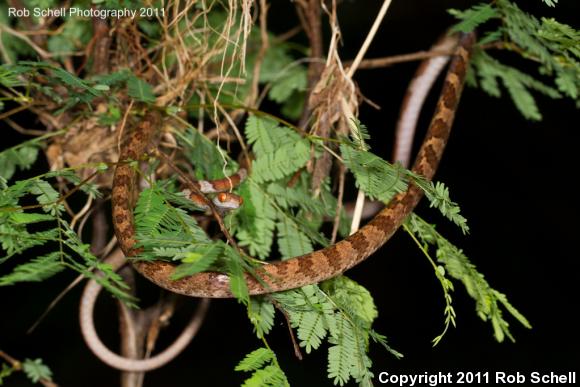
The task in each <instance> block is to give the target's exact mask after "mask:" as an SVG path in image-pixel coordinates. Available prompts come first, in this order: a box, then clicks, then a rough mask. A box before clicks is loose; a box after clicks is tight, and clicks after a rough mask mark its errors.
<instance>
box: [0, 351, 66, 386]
mask: <svg viewBox="0 0 580 387" xmlns="http://www.w3.org/2000/svg"><path fill="white" fill-rule="evenodd" d="M0 358H2V359H4V360H6V362H7V363H8V364H10V366H11V367H12V368H13V369H14V370H15V371H22V362H21V361H20V360H17V359H15V358H13V357H12V356H10V355H8V354H7V353H6V352H4V351H2V350H1V349H0ZM38 382H40V384H42V385H43V386H44V387H58V384H56V383H54V382H53V381H52V380H50V379H46V378H41V379H39V380H38Z"/></svg>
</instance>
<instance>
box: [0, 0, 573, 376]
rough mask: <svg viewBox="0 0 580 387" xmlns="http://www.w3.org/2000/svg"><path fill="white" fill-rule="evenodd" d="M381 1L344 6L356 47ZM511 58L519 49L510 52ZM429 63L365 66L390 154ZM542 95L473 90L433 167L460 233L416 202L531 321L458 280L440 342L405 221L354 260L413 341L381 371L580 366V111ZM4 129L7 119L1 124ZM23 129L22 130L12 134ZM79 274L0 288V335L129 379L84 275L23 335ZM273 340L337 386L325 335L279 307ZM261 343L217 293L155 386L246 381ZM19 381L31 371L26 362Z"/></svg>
mask: <svg viewBox="0 0 580 387" xmlns="http://www.w3.org/2000/svg"><path fill="white" fill-rule="evenodd" d="M466 3H467V2H463V1H439V2H425V1H419V0H416V1H408V0H407V1H394V2H393V4H392V6H391V9H390V10H389V12H388V14H387V17H386V19H385V21H384V23H383V26H382V27H381V29H380V31H379V34H378V36H377V37H376V39H375V42H374V43H373V45H372V46H371V48H370V51H369V53H368V55H367V57H379V56H386V55H391V54H398V53H405V52H411V51H416V50H421V49H428V47H429V46H430V45H431V44H432V42H433V41H434V40H435V39H436V37H437V36H439V34H441V33H442V32H443V31H444V30H445V28H446V26H448V25H449V24H450V23H451V22H452V18H451V17H450V16H449V15H447V14H446V12H445V9H446V8H449V7H457V8H463V7H464V6H465V5H466ZM526 3H532V4H522V5H521V6H522V7H524V6H525V9H526V10H528V11H530V12H532V13H535V14H536V15H542V16H547V17H556V18H557V19H558V20H559V21H561V22H565V23H568V24H571V25H573V26H575V27H578V24H577V20H578V19H577V17H578V15H579V11H580V6H579V4H578V2H575V1H561V4H559V5H558V6H557V7H556V8H555V9H552V8H548V7H546V6H545V5H543V4H542V3H541V1H540V0H534V1H530V2H526ZM380 4H381V2H380V1H369V0H364V1H346V2H344V3H343V5H342V6H341V8H340V20H341V26H342V31H343V47H342V48H341V51H342V55H343V57H344V58H352V57H354V55H355V54H356V50H357V49H358V47H359V46H360V44H361V43H362V41H363V39H364V37H365V36H366V34H367V32H368V29H369V27H370V25H371V23H372V21H373V20H374V15H375V14H376V11H377V10H378V8H379V7H380ZM296 20H297V19H296V17H295V14H294V11H293V8H292V5H291V4H290V3H288V2H278V1H275V2H273V4H272V7H271V10H270V25H271V26H272V27H273V29H274V31H277V32H281V31H284V30H286V29H289V28H291V27H292V26H294V25H295V23H296V22H297V21H296ZM505 58H506V59H508V60H510V58H511V56H507V57H505ZM514 63H515V64H518V65H522V64H523V69H524V70H527V71H529V72H531V73H532V74H536V73H535V71H536V68H535V66H529V65H528V64H526V63H525V62H521V61H517V60H516V61H515V62H514ZM416 66H417V64H416V63H412V64H405V65H397V66H395V67H391V68H388V69H386V70H385V69H379V70H360V71H359V72H358V73H357V75H356V81H357V83H358V85H359V86H360V88H361V90H362V92H363V93H364V95H365V96H366V97H367V98H369V99H371V100H372V101H374V102H375V103H377V104H379V105H380V106H382V109H381V110H380V111H376V110H374V109H373V108H371V107H369V106H368V105H366V106H363V107H362V109H361V116H360V118H361V120H362V121H363V123H365V124H367V126H368V127H369V129H370V131H371V135H372V136H373V141H372V145H373V150H374V151H375V152H377V153H381V154H382V155H383V156H384V157H387V158H388V157H389V155H390V147H391V137H392V131H393V128H394V124H395V122H396V117H397V115H398V111H399V104H400V99H401V97H402V95H403V93H404V91H405V88H406V86H407V83H408V81H409V79H410V78H411V77H412V75H413V72H414V71H415V68H416ZM520 68H522V67H521V66H520ZM439 85H440V84H438V85H437V88H438V86H439ZM432 94H433V96H432V97H431V98H430V100H429V104H428V106H427V107H426V109H425V114H424V117H423V118H422V120H421V122H420V127H421V128H425V127H426V126H427V124H428V121H429V116H430V114H431V112H432V109H433V106H434V101H435V99H436V94H437V92H434V93H432ZM537 101H538V104H539V106H540V110H541V112H542V113H543V115H544V119H543V121H542V122H539V123H536V122H530V121H526V120H525V119H523V118H522V117H521V116H520V114H519V113H518V112H517V110H516V109H515V107H514V106H513V104H512V102H511V101H510V100H509V99H508V98H501V99H494V98H491V97H488V96H487V95H485V94H483V93H482V92H481V91H479V90H474V89H467V90H466V91H465V92H464V95H463V99H462V101H461V104H460V108H459V111H458V114H457V118H456V121H455V126H454V131H453V133H452V137H451V141H450V143H449V146H448V149H447V151H446V153H445V156H444V159H443V162H442V164H441V167H440V169H439V171H438V173H437V177H436V178H437V179H438V180H441V181H443V182H445V183H446V184H447V185H448V186H449V187H451V194H452V198H453V199H454V200H455V201H457V202H458V203H460V205H461V208H462V211H463V214H464V215H465V216H466V217H467V218H468V220H469V225H470V227H471V233H470V234H469V235H467V236H463V235H461V233H460V231H459V230H458V229H456V228H455V227H454V226H452V225H449V224H448V223H447V222H446V221H445V220H444V219H442V218H441V217H439V216H438V215H437V214H436V213H435V211H434V210H430V209H428V208H427V207H428V206H426V205H425V204H423V205H422V206H420V209H419V213H420V214H421V215H422V216H424V217H426V218H427V219H429V220H432V221H436V222H437V223H438V225H439V226H438V227H439V230H440V231H441V232H442V233H443V235H445V236H446V237H448V238H449V239H450V240H451V241H452V242H453V243H455V244H456V245H458V246H459V247H461V248H462V249H463V250H464V251H465V253H466V254H467V255H468V256H469V257H470V259H471V260H472V262H473V263H474V264H476V265H477V267H478V269H479V270H480V272H482V273H483V274H484V275H485V277H486V279H487V280H488V281H489V283H490V284H491V286H492V287H494V288H495V289H497V290H499V291H501V292H503V293H506V294H507V295H508V297H509V300H510V301H511V303H512V304H513V305H514V306H515V307H516V308H518V309H519V310H520V311H521V312H522V313H523V314H524V315H525V316H526V317H527V318H528V319H529V320H530V322H531V324H532V325H533V329H532V330H527V329H525V328H523V327H522V326H520V325H519V323H518V322H517V321H515V320H514V319H512V318H511V316H509V315H508V314H507V313H504V315H505V318H506V319H507V320H508V321H510V323H511V326H510V328H511V331H512V333H513V334H514V336H515V337H516V339H517V342H516V343H510V342H509V341H506V342H504V343H502V344H499V343H497V342H495V340H494V338H493V332H492V328H491V325H490V323H486V322H483V321H481V320H480V319H479V318H478V317H477V315H476V313H475V309H474V306H475V305H474V302H473V301H472V300H471V299H470V298H469V297H468V296H467V295H466V293H465V291H464V288H463V286H462V285H460V284H459V283H456V291H455V292H454V294H453V296H454V307H455V310H456V312H457V313H458V316H457V328H456V329H450V330H449V332H448V333H447V335H446V336H445V338H444V339H443V341H442V342H441V343H440V344H439V345H438V346H437V347H435V348H432V347H431V339H432V338H433V337H435V336H437V335H438V334H439V333H440V331H441V330H442V328H443V324H444V316H443V308H444V302H443V297H442V292H441V288H440V285H439V283H438V281H437V279H436V277H435V276H434V273H433V270H432V268H431V266H430V264H429V263H428V262H427V261H426V260H425V258H424V257H423V256H422V255H421V253H420V251H419V250H418V249H417V248H416V247H415V246H414V245H413V242H412V241H411V240H410V238H409V237H407V236H406V235H405V234H404V233H402V232H399V233H397V235H396V236H395V237H394V238H393V239H392V240H391V241H390V242H389V243H388V244H387V245H386V246H385V247H383V248H382V249H381V250H380V251H379V252H377V253H376V254H375V255H374V256H373V257H371V258H370V259H369V260H367V261H366V262H364V263H363V264H361V265H359V266H358V267H356V268H355V269H353V270H351V271H350V272H349V273H348V274H349V276H351V277H352V278H353V279H355V280H357V281H359V282H360V283H361V284H363V285H364V286H366V287H367V288H368V289H369V290H370V291H371V293H372V294H373V296H374V298H375V301H376V303H377V307H378V310H379V313H380V315H379V318H378V320H377V321H376V324H375V328H376V330H377V331H378V332H380V333H383V334H385V335H387V336H388V338H389V342H390V344H391V345H392V346H393V347H394V348H395V349H397V350H399V351H400V352H402V353H403V354H404V355H405V358H404V359H402V360H396V359H394V358H393V357H392V356H391V355H390V354H388V353H386V352H385V351H384V350H383V349H382V348H380V347H378V346H373V348H372V352H371V357H372V359H373V362H374V371H375V374H378V373H379V372H381V371H388V372H394V373H396V372H401V373H414V374H418V373H423V372H424V371H432V372H437V371H459V370H462V371H469V370H471V371H513V372H515V371H524V372H525V371H533V370H537V371H570V370H578V368H579V367H578V365H579V364H580V354H579V350H578V347H579V344H580V340H579V338H580V336H579V333H578V327H579V326H580V318H579V317H578V311H577V308H578V301H577V295H578V293H579V292H578V281H579V279H580V276H579V274H578V273H579V272H578V269H579V265H578V257H579V254H578V251H577V245H578V243H577V241H578V238H577V232H578V230H579V227H578V225H577V222H578V219H579V215H580V211H579V204H578V201H577V200H576V199H575V198H577V197H578V194H577V190H576V187H575V184H574V183H576V181H577V171H578V169H577V168H578V162H577V157H578V154H579V153H580V152H579V145H578V144H579V140H580V138H579V134H578V126H579V125H578V110H577V109H576V108H575V106H574V103H573V102H571V101H569V100H560V101H552V100H549V99H546V98H543V97H541V96H538V98H537ZM6 131H7V129H6V128H3V133H6ZM21 140H22V139H21V138H14V139H9V140H8V141H7V145H10V144H12V143H16V142H18V141H21ZM73 277H74V275H73V274H72V273H67V274H61V275H59V276H57V277H56V278H53V279H51V280H49V281H46V282H44V283H41V284H25V285H19V286H14V287H10V288H0V297H1V299H2V304H3V305H2V309H1V311H0V316H1V317H0V332H1V333H0V349H2V350H4V351H6V352H8V353H10V354H12V355H13V356H15V357H18V358H24V357H30V358H36V357H42V358H43V359H44V360H45V361H46V363H47V364H48V365H49V366H50V367H51V368H52V370H53V372H54V378H55V381H57V382H58V383H59V384H60V385H62V386H104V385H117V380H118V373H117V372H116V371H114V370H111V369H110V368H108V367H106V366H105V365H104V364H102V363H101V362H100V361H99V360H97V359H96V358H95V357H94V356H93V355H92V354H91V353H90V352H89V351H88V349H87V348H86V346H85V344H84V342H83V341H82V339H81V335H80V331H79V326H78V322H77V312H78V307H77V303H78V300H79V294H80V288H77V289H75V290H73V291H72V292H71V293H70V294H69V295H68V296H67V297H66V298H65V299H64V300H63V301H62V302H61V303H60V304H59V305H58V306H57V307H56V308H55V309H54V311H53V312H52V313H51V314H50V315H49V316H48V317H47V319H46V320H45V321H44V323H43V324H42V325H40V327H39V328H38V329H37V330H36V331H35V332H34V333H33V334H31V335H26V334H25V332H26V330H27V329H28V327H29V326H30V325H31V324H32V323H33V322H34V321H35V320H36V318H37V317H38V316H39V315H40V314H41V313H42V311H43V310H44V309H45V307H46V306H47V305H48V303H49V302H50V301H51V300H52V299H53V298H54V297H55V296H56V295H57V294H58V293H59V292H60V290H61V289H63V288H64V287H65V286H66V285H67V284H68V283H69V282H70V280H71V279H72V278H73ZM186 301H187V304H193V302H191V301H189V300H186ZM106 302H109V303H110V304H112V302H110V300H108V301H103V302H102V303H103V304H105V303H106ZM190 307H191V305H190ZM113 312H114V309H113V307H112V306H111V305H109V306H108V307H107V306H106V307H105V309H103V311H102V312H101V313H100V314H99V319H100V320H99V321H98V327H99V330H100V332H102V333H101V334H102V335H103V337H104V339H106V340H107V342H108V343H109V345H111V346H112V347H113V348H114V345H115V344H114V343H115V342H116V336H115V334H116V329H117V328H116V317H115V316H114V314H113ZM182 314H183V316H181V318H177V319H176V321H175V324H173V327H172V328H170V330H169V331H168V332H167V333H166V334H164V335H163V336H162V340H161V341H160V343H159V345H160V346H163V345H165V344H166V343H167V342H169V341H170V340H171V339H172V338H173V337H175V335H176V334H177V332H178V331H179V327H180V326H181V325H182V324H183V323H184V321H185V319H186V315H187V313H186V311H184V312H183V313H182ZM178 317H179V316H178ZM180 324H181V325H180ZM269 341H270V343H271V345H272V346H273V349H275V350H276V352H277V353H278V354H279V357H280V360H281V363H282V366H283V368H284V370H285V371H286V373H287V375H288V377H289V379H290V381H291V383H292V384H293V385H296V386H322V385H331V383H330V381H329V380H328V379H327V378H326V350H325V349H321V350H319V351H317V353H314V354H311V355H308V356H306V357H305V359H304V360H303V361H298V360H297V359H295V358H294V356H293V351H292V347H291V344H290V340H289V339H288V336H287V329H286V327H285V325H284V324H283V323H282V320H280V319H278V320H277V326H276V328H275V329H274V332H273V334H272V335H271V338H270V340H269ZM259 346H261V343H260V342H259V341H258V340H257V339H255V338H254V336H253V334H252V327H251V325H250V323H249V322H248V321H247V318H246V316H245V312H244V309H243V308H242V307H241V306H240V305H238V304H237V303H236V302H235V301H231V300H225V301H224V300H218V301H215V302H213V303H212V306H211V309H210V312H209V316H208V318H207V320H206V322H205V325H204V326H203V327H202V329H201V331H200V334H199V335H198V337H196V338H195V340H194V342H193V343H192V345H191V346H190V347H189V348H188V350H187V351H185V352H184V353H183V354H182V355H180V356H179V357H178V358H177V359H176V360H175V361H174V362H173V363H171V364H169V365H168V366H166V367H165V368H163V369H161V370H157V371H154V372H151V373H149V374H148V375H147V377H146V383H145V385H146V386H191V385H198V386H205V385H217V386H230V385H237V384H239V383H240V381H241V380H242V379H243V376H244V375H241V374H239V373H235V372H234V371H233V367H234V366H235V364H237V362H238V361H239V360H240V359H241V358H242V357H243V356H244V355H245V354H246V353H248V352H249V351H251V350H253V349H255V348H257V347H259ZM377 384H378V382H377ZM6 385H8V386H20V385H22V386H27V385H29V383H28V382H27V381H26V380H25V379H24V378H23V377H20V376H14V377H11V378H10V379H8V381H7V384H6Z"/></svg>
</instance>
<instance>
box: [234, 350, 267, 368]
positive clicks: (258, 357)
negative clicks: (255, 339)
mask: <svg viewBox="0 0 580 387" xmlns="http://www.w3.org/2000/svg"><path fill="white" fill-rule="evenodd" d="M272 359H274V352H272V351H271V350H270V349H268V348H258V349H256V350H254V351H252V352H250V353H249V354H247V355H246V357H245V358H244V359H243V360H242V361H240V362H239V363H238V365H237V366H236V368H235V370H236V371H255V370H258V369H260V368H262V367H263V366H264V365H265V364H266V363H269V362H271V361H272Z"/></svg>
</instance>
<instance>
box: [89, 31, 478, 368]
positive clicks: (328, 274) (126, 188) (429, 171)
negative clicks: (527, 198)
mask: <svg viewBox="0 0 580 387" xmlns="http://www.w3.org/2000/svg"><path fill="white" fill-rule="evenodd" d="M452 40H453V42H454V43H453V44H454V45H456V49H455V53H454V54H453V57H452V59H451V60H450V64H449V68H448V70H447V75H446V77H445V81H444V84H443V87H442V90H441V93H440V96H439V99H438V102H437V105H436V108H435V113H434V115H433V118H432V120H431V123H430V125H429V128H428V130H427V134H426V136H425V139H424V141H423V143H422V146H421V148H420V150H419V153H418V155H417V158H416V161H415V163H414V165H413V168H412V170H413V172H415V173H417V174H420V175H422V176H423V177H424V178H426V179H432V178H433V176H434V174H435V171H436V170H437V167H438V165H439V162H440V160H441V157H442V155H443V151H444V149H445V146H446V144H447V141H448V139H449V135H450V132H451V128H452V124H453V120H454V117H455V112H456V110H457V106H458V103H459V99H460V96H461V92H462V89H463V84H464V80H465V75H466V72H467V66H468V63H469V58H470V54H471V48H472V46H473V43H474V41H475V36H474V34H473V33H470V34H462V35H461V36H460V37H459V38H458V37H457V36H454V37H452V38H449V39H447V38H444V39H443V43H441V44H445V45H446V46H445V48H447V47H449V45H451V44H452V43H451V41H452ZM437 44H440V43H437ZM434 47H437V46H434ZM436 59H437V58H431V59H428V60H427V61H426V62H430V63H428V64H425V62H424V63H423V64H422V65H421V66H420V68H419V70H418V71H417V73H416V74H415V77H414V81H413V82H415V80H416V79H417V78H420V79H422V81H423V82H425V83H427V84H429V86H428V87H427V88H426V89H427V90H428V89H429V88H430V87H431V86H432V84H433V82H434V80H435V78H436V77H437V74H438V72H440V71H441V69H442V68H443V67H444V65H445V64H446V62H447V61H449V59H448V58H445V59H443V60H436ZM433 68H438V69H437V70H433ZM413 82H412V83H411V87H410V91H408V93H407V96H406V97H405V100H404V103H403V108H402V112H401V117H404V116H405V110H409V111H412V112H414V113H412V114H407V115H406V117H407V118H406V119H403V118H401V119H400V120H399V124H398V126H397V131H396V133H397V138H399V137H400V136H407V137H409V136H411V137H412V136H413V135H414V125H416V122H417V117H416V116H418V114H419V111H420V106H421V105H422V104H423V101H424V99H425V96H426V92H424V90H425V88H423V87H421V86H420V83H416V82H415V83H413ZM413 84H415V85H416V86H414V87H413ZM416 93H419V94H422V95H423V96H422V97H421V98H415V97H414V94H416ZM417 105H418V106H419V107H417ZM413 116H415V117H413ZM160 121H161V117H160V115H159V114H158V113H154V112H152V113H149V114H148V115H147V116H146V117H145V118H144V119H143V120H142V121H141V122H140V123H139V125H138V126H137V127H136V128H134V130H133V131H132V132H130V134H129V138H128V140H127V142H126V143H125V144H124V146H123V147H122V151H121V154H120V158H119V159H120V160H138V159H140V157H141V156H142V155H143V154H144V153H145V152H146V150H147V149H148V146H149V143H150V142H151V140H152V138H153V136H154V134H155V131H156V128H157V127H158V126H159V124H160ZM403 121H407V122H413V125H409V124H405V123H404V122H403ZM402 122H403V124H402ZM409 133H411V134H410V135H409ZM410 144H411V142H410V141H406V142H405V141H399V140H397V147H407V148H410V147H411V145H410ZM403 153H404V152H403ZM403 153H401V152H399V153H398V154H399V155H400V154H403ZM407 153H410V150H407ZM395 160H400V161H403V159H402V158H397V152H395ZM245 176H246V171H245V170H243V171H241V173H240V174H239V176H231V177H228V178H224V179H222V180H219V181H214V182H213V183H208V184H209V185H211V187H212V189H213V188H215V189H216V190H215V191H210V192H218V190H223V191H225V190H228V189H231V187H232V186H235V185H236V184H238V183H239V182H240V181H241V180H243V179H244V178H245ZM232 178H233V179H232ZM238 178H239V179H240V180H236V179H238ZM204 184H205V185H206V187H205V188H204V189H207V186H208V184H206V183H200V186H198V187H196V188H197V189H201V188H202V186H201V185H204ZM136 187H137V173H136V171H135V169H134V168H133V167H131V166H129V165H128V164H127V163H119V164H118V165H117V167H116V170H115V176H114V181H113V193H112V207H113V225H114V228H115V234H116V236H117V239H118V241H119V245H120V247H121V249H122V251H123V252H124V254H125V255H126V256H127V257H131V256H134V254H135V253H136V251H135V249H134V244H135V232H134V217H133V200H134V198H135V196H136V195H135V194H136ZM185 193H186V194H187V192H185ZM421 197H422V191H421V190H420V189H419V188H418V187H417V186H416V185H414V184H412V183H411V184H409V186H408V189H407V190H406V191H405V192H403V193H400V194H398V195H395V197H394V198H393V199H392V200H391V201H390V202H389V204H388V205H387V206H386V207H385V208H384V209H382V210H381V211H380V212H378V213H377V214H376V215H375V217H374V218H373V219H372V220H371V221H370V222H369V223H367V224H366V225H365V226H363V227H362V228H361V229H359V230H358V231H357V232H356V233H354V234H352V235H350V236H349V237H347V238H345V239H344V240H341V241H339V242H337V243H335V244H333V245H331V246H328V247H326V248H323V249H321V250H318V251H315V252H312V253H309V254H305V255H302V256H299V257H295V258H292V259H289V260H285V261H274V262H270V263H267V264H265V265H264V266H262V267H260V268H258V269H257V270H256V273H257V275H259V276H260V279H259V280H258V279H256V278H254V277H252V276H250V275H246V278H245V279H246V282H247V285H248V289H249V292H250V294H251V295H257V294H264V293H270V292H276V291H283V290H289V289H293V288H298V287H301V286H305V285H309V284H313V283H318V282H321V281H323V280H326V279H329V278H332V277H334V276H337V275H339V274H342V273H343V272H344V271H346V270H348V269H349V268H351V267H353V266H355V265H357V264H358V263H360V262H362V261H363V260H365V259H366V258H367V257H369V256H370V255H371V254H372V253H374V252H375V251H376V250H377V249H378V248H379V247H380V246H382V245H383V244H384V243H385V242H386V241H387V240H388V239H389V238H390V237H391V236H392V235H393V234H394V233H395V231H396V230H397V229H398V227H399V226H400V225H401V223H402V222H403V221H404V220H405V218H406V217H407V216H408V215H409V214H410V213H411V212H412V211H413V210H414V208H415V206H416V205H417V203H418V202H419V200H420V199H421ZM216 199H217V201H216ZM216 199H214V204H216V205H219V203H218V202H221V203H223V202H226V201H230V202H231V203H235V204H233V205H235V206H237V205H239V204H241V200H239V199H237V198H236V197H232V196H226V195H222V194H218V196H217V197H216ZM192 200H194V201H195V200H197V199H194V198H192ZM125 262H126V260H116V261H115V262H110V263H111V265H112V266H113V269H115V270H117V269H118V268H120V267H121V266H122V265H123V264H124V263H125ZM131 263H132V264H133V266H134V267H135V268H136V269H137V271H139V272H140V273H141V274H142V275H144V276H145V277H146V278H147V279H149V280H150V281H152V282H153V283H155V284H157V285H159V286H161V287H162V288H165V289H166V290H169V291H172V292H175V293H179V294H183V295H186V296H192V297H202V298H205V299H207V298H231V297H233V295H232V293H231V291H230V289H229V280H228V277H227V276H226V275H224V274H221V273H215V272H205V273H198V274H195V275H193V276H190V277H186V278H184V279H181V280H177V281H176V280H173V279H171V276H172V273H173V271H174V266H173V265H172V264H170V263H167V262H163V261H154V262H149V261H147V262H144V261H137V260H132V261H131ZM100 290H101V287H100V286H99V285H98V284H97V283H96V281H94V280H90V281H89V283H88V284H87V286H86V288H85V293H84V294H83V298H82V299H83V303H82V304H81V311H80V320H81V328H82V329H81V330H82V332H83V336H84V338H85V341H86V342H87V344H88V345H89V347H90V348H91V350H92V351H93V352H94V353H95V354H96V355H97V356H98V357H99V358H100V359H101V360H103V361H104V362H105V363H107V364H108V365H110V366H112V367H114V368H117V369H122V370H125V371H149V370H151V369H154V368H158V367H161V366H162V365H164V364H165V363H167V362H168V361H170V360H171V359H172V358H174V357H175V356H176V355H177V354H178V353H179V352H180V351H181V350H182V349H183V348H184V347H185V346H186V345H187V344H188V343H189V341H190V340H191V339H192V338H193V336H194V335H195V332H196V331H197V329H198V327H199V323H198V322H197V320H196V318H195V316H194V318H192V320H191V322H190V323H189V324H188V325H187V327H186V328H185V329H184V332H183V333H182V334H181V335H180V337H178V339H177V340H176V341H175V342H174V343H173V344H172V345H171V346H170V347H168V348H167V349H165V350H164V351H163V352H161V353H159V354H158V355H155V356H154V357H152V358H150V359H143V360H138V359H127V358H124V357H121V356H119V355H117V354H115V353H113V352H111V351H110V350H108V349H107V348H106V347H105V346H104V345H103V344H102V342H101V341H100V340H99V338H98V335H97V333H96V330H95V329H94V323H93V320H92V318H93V316H92V314H93V309H94V303H95V301H96V298H97V296H98V293H99V292H100ZM205 301H207V300H205ZM205 301H204V300H202V304H200V306H199V307H198V308H199V310H200V311H201V313H204V312H205V310H206V309H207V304H206V303H205Z"/></svg>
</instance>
